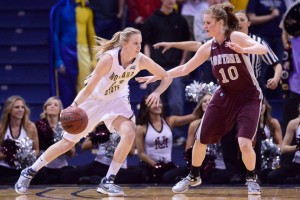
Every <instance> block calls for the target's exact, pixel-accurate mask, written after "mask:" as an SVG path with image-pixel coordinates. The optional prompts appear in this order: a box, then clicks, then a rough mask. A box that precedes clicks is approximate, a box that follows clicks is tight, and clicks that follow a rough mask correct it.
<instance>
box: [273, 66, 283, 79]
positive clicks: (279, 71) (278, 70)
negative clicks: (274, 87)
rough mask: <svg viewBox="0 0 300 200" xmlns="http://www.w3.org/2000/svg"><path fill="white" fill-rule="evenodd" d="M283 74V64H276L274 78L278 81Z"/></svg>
mask: <svg viewBox="0 0 300 200" xmlns="http://www.w3.org/2000/svg"><path fill="white" fill-rule="evenodd" d="M281 74H282V66H281V64H280V63H278V64H277V65H275V66H274V78H275V79H276V81H279V80H280V78H281Z"/></svg>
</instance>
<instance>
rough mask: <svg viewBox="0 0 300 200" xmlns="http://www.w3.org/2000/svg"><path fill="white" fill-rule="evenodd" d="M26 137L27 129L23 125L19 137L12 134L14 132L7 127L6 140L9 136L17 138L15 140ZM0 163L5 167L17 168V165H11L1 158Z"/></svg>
mask: <svg viewBox="0 0 300 200" xmlns="http://www.w3.org/2000/svg"><path fill="white" fill-rule="evenodd" d="M25 137H27V134H26V131H25V129H24V128H23V127H22V128H21V132H20V135H19V137H18V138H13V136H12V134H11V132H10V129H9V128H7V130H6V133H5V135H4V140H5V139H7V138H9V139H15V140H20V139H22V138H25ZM0 165H1V166H4V167H8V168H12V169H15V168H16V167H12V166H10V165H9V164H8V163H6V162H5V161H4V160H0Z"/></svg>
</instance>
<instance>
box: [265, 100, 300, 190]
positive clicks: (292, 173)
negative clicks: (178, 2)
mask: <svg viewBox="0 0 300 200" xmlns="http://www.w3.org/2000/svg"><path fill="white" fill-rule="evenodd" d="M298 113H299V116H298V117H297V118H295V119H293V120H291V121H290V122H289V123H288V126H287V129H286V133H285V136H284V138H283V141H282V144H281V153H282V154H294V159H293V161H292V162H291V163H284V164H282V165H281V166H280V167H279V168H278V169H275V170H274V171H271V172H270V173H269V174H268V180H269V183H274V184H287V183H292V184H299V183H300V104H299V105H298ZM293 139H296V144H292V141H293Z"/></svg>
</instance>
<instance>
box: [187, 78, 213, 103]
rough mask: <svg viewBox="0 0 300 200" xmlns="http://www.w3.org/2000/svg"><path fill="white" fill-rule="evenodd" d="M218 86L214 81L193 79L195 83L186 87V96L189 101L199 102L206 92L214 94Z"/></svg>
mask: <svg viewBox="0 0 300 200" xmlns="http://www.w3.org/2000/svg"><path fill="white" fill-rule="evenodd" d="M217 87H218V86H217V85H216V84H214V83H213V82H210V83H202V82H201V83H199V82H197V81H193V83H191V84H189V85H187V86H186V87H185V96H186V99H187V100H188V101H193V102H198V101H199V99H201V98H202V97H203V96H204V95H205V94H207V93H212V94H213V93H214V92H215V91H216V89H217Z"/></svg>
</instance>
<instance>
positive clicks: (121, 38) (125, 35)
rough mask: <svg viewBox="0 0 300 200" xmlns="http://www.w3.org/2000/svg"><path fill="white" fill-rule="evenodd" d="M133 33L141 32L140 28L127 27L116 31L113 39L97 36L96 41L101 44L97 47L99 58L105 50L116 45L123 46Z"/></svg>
mask: <svg viewBox="0 0 300 200" xmlns="http://www.w3.org/2000/svg"><path fill="white" fill-rule="evenodd" d="M133 34H141V31H139V30H138V29H135V28H132V27H127V28H125V29H124V30H123V31H118V32H116V33H115V34H114V35H113V37H112V38H111V40H106V39H104V38H101V37H97V38H96V41H97V43H98V45H99V46H97V47H96V51H97V58H99V56H100V55H101V54H103V53H104V52H106V51H108V50H111V49H113V48H116V47H121V46H122V45H123V44H124V43H125V42H128V41H129V38H130V36H131V35H133Z"/></svg>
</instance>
